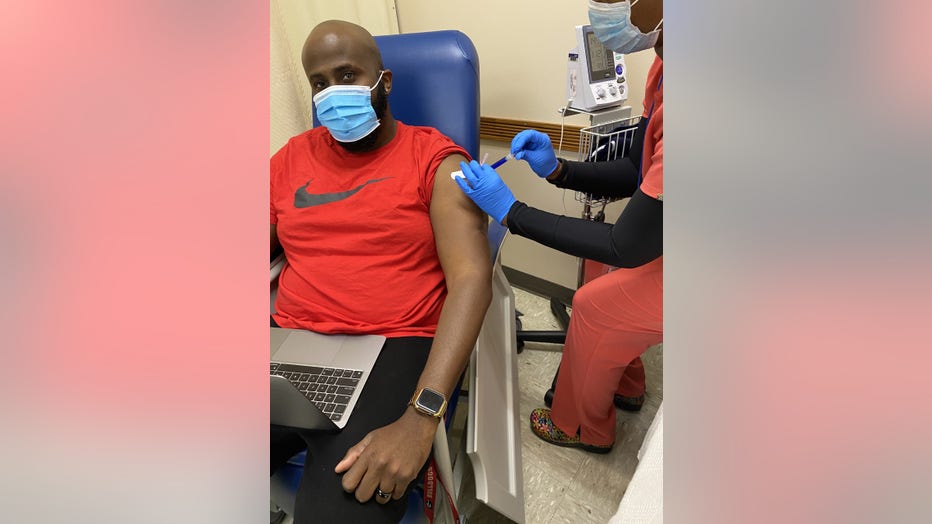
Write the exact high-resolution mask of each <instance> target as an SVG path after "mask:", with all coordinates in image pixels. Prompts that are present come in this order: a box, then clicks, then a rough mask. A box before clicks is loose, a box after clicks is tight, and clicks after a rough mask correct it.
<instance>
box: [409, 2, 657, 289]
mask: <svg viewBox="0 0 932 524" xmlns="http://www.w3.org/2000/svg"><path fill="white" fill-rule="evenodd" d="M395 4H396V6H397V11H398V28H399V31H400V32H402V33H414V32H420V31H437V30H441V29H457V30H459V31H462V32H463V33H465V34H466V35H467V36H469V38H470V39H471V40H472V41H473V44H475V46H476V50H477V51H478V52H479V64H480V76H481V80H480V82H481V83H480V85H481V90H482V110H481V112H482V116H487V117H499V118H514V119H525V120H532V121H543V122H553V123H559V122H560V115H559V114H558V112H557V109H558V108H560V107H562V106H563V105H565V103H566V100H565V96H566V86H565V81H566V80H565V78H566V56H567V53H568V52H569V50H570V49H572V48H573V47H575V45H576V39H575V33H574V30H573V28H574V26H576V25H581V24H587V23H589V17H588V14H587V5H588V4H587V2H586V1H585V0H537V1H529V0H505V1H502V0H470V1H462V0H396V1H395ZM654 56H655V54H654V52H653V51H643V52H641V53H636V54H634V55H629V56H628V57H626V60H627V64H628V86H629V89H630V93H631V95H630V98H629V101H628V105H630V106H631V107H632V114H634V115H638V114H640V113H641V112H642V107H643V106H642V104H641V100H642V99H643V97H644V84H645V82H646V79H647V71H648V69H649V68H650V64H651V63H652V62H653V59H654ZM587 123H588V121H587V120H586V117H584V116H573V117H567V119H566V124H568V125H587ZM481 147H482V151H483V153H484V152H488V153H489V159H490V161H492V159H498V158H501V157H502V156H504V154H505V153H507V152H508V144H507V143H503V142H493V141H487V140H484V141H482V145H481ZM576 155H577V153H576V152H575V151H566V152H563V156H564V157H566V158H570V159H576ZM498 171H499V173H500V174H501V175H502V178H503V179H504V180H505V181H506V182H507V183H508V185H509V187H511V190H512V191H513V192H514V194H515V197H516V198H518V199H519V200H522V201H524V202H526V203H527V204H528V205H531V206H534V207H536V208H539V209H543V210H545V211H550V212H552V213H559V214H564V215H568V216H573V217H579V216H581V214H582V206H581V205H580V204H579V203H578V202H576V200H575V197H574V195H575V193H574V192H572V191H564V190H561V189H557V188H555V187H553V186H551V185H550V184H548V183H546V182H544V181H542V180H540V179H539V178H537V176H536V175H534V173H533V172H531V170H530V169H528V167H527V164H526V163H524V162H509V163H507V164H505V165H504V166H502V167H501V168H500V169H499V170H498ZM622 208H623V202H616V203H613V204H610V205H609V206H608V209H607V210H606V219H607V220H609V221H614V220H615V219H616V218H617V216H618V214H619V213H620V212H621V209H622ZM502 262H503V263H504V265H506V266H508V267H512V268H514V269H517V270H520V271H524V272H525V273H530V274H532V275H535V276H538V277H540V278H543V279H545V280H549V281H551V282H554V283H556V284H559V285H562V286H566V287H568V288H571V289H575V288H576V284H577V259H576V258H574V257H570V256H568V255H565V254H562V253H559V252H557V251H555V250H552V249H549V248H546V247H544V246H541V245H540V244H537V243H535V242H532V241H530V240H527V239H524V238H520V237H515V236H512V237H510V238H509V239H508V241H507V242H506V243H505V247H504V248H503V250H502Z"/></svg>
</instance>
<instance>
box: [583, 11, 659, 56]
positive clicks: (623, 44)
mask: <svg viewBox="0 0 932 524" xmlns="http://www.w3.org/2000/svg"><path fill="white" fill-rule="evenodd" d="M639 1H640V0H635V1H634V4H636V3H638V2H639ZM634 4H632V3H631V2H630V1H629V0H625V1H624V2H616V3H614V4H603V3H599V2H596V1H594V0H589V23H590V24H592V32H593V33H595V37H596V38H598V39H599V41H600V42H602V43H603V44H605V47H607V48H609V49H611V50H613V51H615V52H616V53H621V54H623V55H624V54H629V53H636V52H638V51H643V50H645V49H650V48H652V47H654V45H656V44H657V39H658V38H659V37H660V31H659V29H660V25H661V24H663V19H662V18H661V19H660V23H658V24H657V27H655V28H654V30H653V31H651V32H650V33H647V34H645V33H642V32H641V30H640V29H638V28H637V26H636V25H634V24H632V23H631V6H633V5H634Z"/></svg>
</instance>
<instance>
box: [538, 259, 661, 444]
mask: <svg viewBox="0 0 932 524" xmlns="http://www.w3.org/2000/svg"><path fill="white" fill-rule="evenodd" d="M662 340H663V257H660V258H658V259H656V260H654V261H652V262H649V263H647V264H645V265H643V266H641V267H637V268H633V269H616V270H615V271H612V272H611V273H608V274H606V275H604V276H601V277H599V278H596V279H595V280H593V281H591V282H589V283H588V284H586V285H584V286H582V287H581V288H579V289H578V290H577V291H576V294H575V295H574V297H573V312H572V315H571V316H570V324H569V327H568V328H567V331H566V344H565V345H564V347H563V360H562V361H561V363H560V373H559V375H558V377H557V386H556V389H555V390H554V395H553V407H552V411H551V417H552V420H553V423H554V424H556V426H557V427H559V428H560V429H561V430H563V432H564V433H566V434H568V435H575V434H576V432H577V430H579V438H580V440H581V441H582V442H584V443H586V444H592V445H595V446H607V445H610V444H613V443H614V442H615V406H614V404H613V402H612V401H613V398H614V395H615V393H618V394H619V395H624V396H627V397H635V396H638V395H641V394H643V393H644V366H643V364H642V363H641V359H640V355H641V354H642V353H644V351H646V350H647V348H649V347H651V346H653V345H655V344H658V343H660V342H661V341H662Z"/></svg>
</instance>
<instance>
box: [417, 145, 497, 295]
mask: <svg viewBox="0 0 932 524" xmlns="http://www.w3.org/2000/svg"><path fill="white" fill-rule="evenodd" d="M465 160H466V159H465V158H464V157H463V156H462V155H450V156H448V157H447V158H445V159H444V160H443V162H441V164H440V166H439V167H438V168H437V173H435V176H434V189H433V194H432V197H431V202H430V221H431V226H432V227H433V229H434V239H435V242H436V244H437V253H438V255H439V256H440V264H441V265H442V266H443V272H444V275H445V277H446V279H447V282H448V285H449V284H450V283H451V279H455V277H457V276H460V275H465V274H466V273H468V272H472V271H479V272H480V273H481V274H482V275H483V278H485V277H486V276H488V279H489V281H491V280H490V279H491V276H490V275H491V264H492V263H491V260H490V255H489V244H488V240H487V228H488V218H487V217H486V215H485V213H483V212H482V210H481V209H479V208H478V207H477V206H476V205H475V204H474V203H473V202H472V200H470V199H469V197H467V196H466V195H465V194H464V193H463V191H462V190H460V188H459V186H457V185H456V182H454V181H453V179H451V178H450V173H452V172H453V171H458V170H459V163H460V162H461V161H465Z"/></svg>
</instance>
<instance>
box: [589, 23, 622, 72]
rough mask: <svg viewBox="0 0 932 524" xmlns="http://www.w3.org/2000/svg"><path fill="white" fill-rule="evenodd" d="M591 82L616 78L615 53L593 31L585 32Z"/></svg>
mask: <svg viewBox="0 0 932 524" xmlns="http://www.w3.org/2000/svg"><path fill="white" fill-rule="evenodd" d="M585 35H586V58H587V59H588V63H587V64H586V67H588V68H589V81H590V82H601V81H603V80H607V79H609V78H614V77H615V53H614V52H613V51H612V50H611V49H608V48H606V47H605V46H604V45H602V42H599V39H598V38H596V37H595V34H594V33H593V32H592V30H591V29H587V30H586V31H585Z"/></svg>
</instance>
